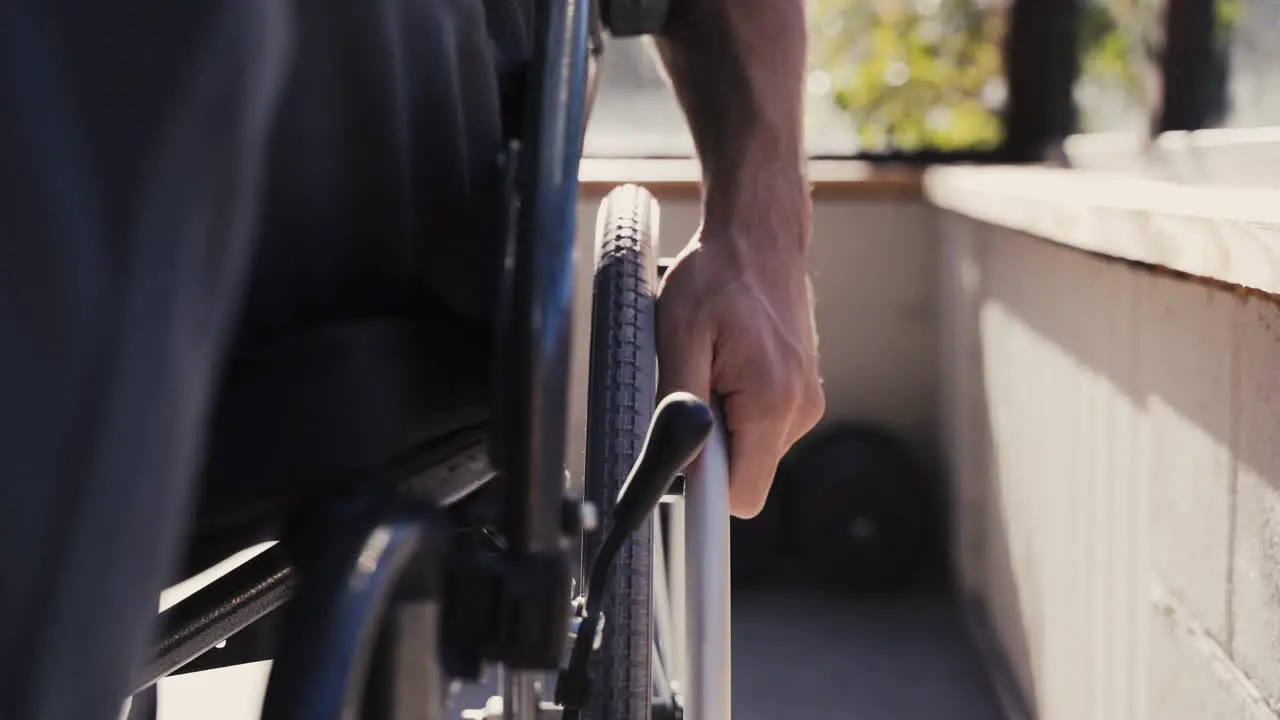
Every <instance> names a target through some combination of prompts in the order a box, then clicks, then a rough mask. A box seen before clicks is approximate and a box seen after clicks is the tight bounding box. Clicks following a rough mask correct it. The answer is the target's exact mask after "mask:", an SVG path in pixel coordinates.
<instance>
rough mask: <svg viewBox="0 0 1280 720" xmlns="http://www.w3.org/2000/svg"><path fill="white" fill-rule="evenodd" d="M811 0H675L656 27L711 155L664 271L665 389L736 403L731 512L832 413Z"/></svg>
mask: <svg viewBox="0 0 1280 720" xmlns="http://www.w3.org/2000/svg"><path fill="white" fill-rule="evenodd" d="M805 35H806V33H805V15H804V3H803V0H673V3H672V14H671V18H670V22H669V24H668V26H667V28H666V30H665V31H664V32H663V33H662V34H661V35H660V36H658V37H657V38H655V42H656V46H657V48H658V51H659V55H660V56H661V57H662V59H663V64H664V66H665V67H666V70H667V73H668V76H669V77H670V79H671V84H672V86H673V88H674V90H675V92H676V96H677V98H678V99H679V101H680V105H681V107H682V108H683V109H684V113H685V117H686V118H687V120H688V122H689V127H690V130H691V132H692V135H693V139H694V144H695V146H696V148H697V151H698V156H699V160H700V162H701V165H702V186H703V188H702V189H703V195H702V210H703V223H702V227H701V228H700V229H699V232H698V234H697V235H696V236H695V237H694V238H693V240H692V241H691V242H690V243H689V245H688V246H686V247H685V249H684V251H683V252H682V253H681V254H680V257H679V258H678V260H677V262H676V263H675V265H674V266H673V267H672V268H671V269H670V270H669V271H668V273H667V276H666V278H665V279H664V282H663V287H662V289H661V294H660V298H659V304H658V345H659V372H660V384H661V386H662V388H661V389H662V391H663V392H664V393H665V392H670V391H672V390H677V389H683V390H688V391H690V392H693V393H695V394H697V395H699V396H701V397H703V398H709V397H710V396H711V395H712V394H713V393H714V394H716V395H718V396H720V397H722V398H723V399H724V403H725V415H726V423H727V425H728V429H729V431H730V443H731V456H730V509H731V511H732V512H733V514H734V515H737V516H739V517H751V516H753V515H755V514H756V513H758V512H759V511H760V509H761V508H762V507H763V505H764V501H765V498H766V497H767V495H768V491H769V486H770V485H771V483H772V480H773V475H774V472H775V470H776V468H777V464H778V461H779V460H780V459H781V456H782V454H783V453H784V452H785V451H786V450H787V449H788V448H789V447H790V446H791V445H792V444H793V443H794V442H795V441H796V440H797V439H799V437H800V436H801V435H803V434H804V433H806V432H808V431H809V430H810V429H812V427H813V426H814V425H815V424H816V423H817V421H818V420H819V419H820V418H821V416H822V413H823V410H824V407H825V400H824V398H823V393H822V387H821V383H820V381H819V378H818V353H817V336H816V332H815V329H814V323H813V302H812V296H811V290H810V284H809V278H808V272H807V261H808V248H809V235H810V223H811V212H812V210H811V205H810V202H809V197H808V181H807V178H806V174H805V155H804V152H803V117H802V95H801V93H802V87H803V82H804V69H805V56H806V38H805Z"/></svg>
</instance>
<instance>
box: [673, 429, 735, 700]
mask: <svg viewBox="0 0 1280 720" xmlns="http://www.w3.org/2000/svg"><path fill="white" fill-rule="evenodd" d="M685 498H686V502H687V503H688V510H687V512H688V518H687V523H688V531H689V536H688V538H687V540H686V543H687V544H686V548H685V557H686V562H687V564H688V570H687V572H688V577H687V582H688V597H687V599H686V608H687V609H686V612H687V614H688V635H687V642H688V644H689V655H688V657H689V665H688V675H686V676H685V679H686V682H687V685H686V687H685V694H684V696H685V713H684V717H685V718H687V719H690V720H729V717H730V712H731V709H730V700H731V698H730V691H731V688H730V678H731V677H732V674H731V673H732V669H731V666H730V662H731V657H730V635H729V631H730V625H731V623H730V603H729V458H728V447H727V440H726V437H725V434H724V421H723V416H722V415H721V414H720V413H717V414H716V431H715V432H714V433H712V435H711V439H710V440H709V441H708V442H707V445H706V447H705V448H704V449H703V451H702V459H701V461H700V462H699V463H698V469H697V471H696V472H695V473H694V476H693V477H692V478H691V479H690V480H689V482H687V483H685Z"/></svg>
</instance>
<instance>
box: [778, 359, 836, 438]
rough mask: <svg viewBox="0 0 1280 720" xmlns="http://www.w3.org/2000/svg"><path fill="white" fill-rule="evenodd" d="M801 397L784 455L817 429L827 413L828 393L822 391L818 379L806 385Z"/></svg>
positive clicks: (789, 430)
mask: <svg viewBox="0 0 1280 720" xmlns="http://www.w3.org/2000/svg"><path fill="white" fill-rule="evenodd" d="M801 397H802V399H801V401H800V403H799V405H798V407H797V408H796V411H795V412H794V413H793V414H792V416H791V424H790V426H789V427H788V428H787V436H786V438H787V440H786V443H785V445H784V446H783V448H782V452H783V453H784V454H785V453H786V452H787V451H788V450H790V449H791V446H792V445H795V444H796V443H797V442H798V441H799V440H800V438H802V437H804V436H805V435H806V434H807V433H808V432H809V431H810V430H812V429H814V428H815V427H817V425H818V423H819V422H821V421H822V416H823V415H825V414H826V411H827V398H826V393H824V392H823V390H822V382H821V381H820V380H818V379H817V378H816V377H815V378H814V379H813V381H812V382H809V383H806V386H805V390H804V392H803V394H802V396H801Z"/></svg>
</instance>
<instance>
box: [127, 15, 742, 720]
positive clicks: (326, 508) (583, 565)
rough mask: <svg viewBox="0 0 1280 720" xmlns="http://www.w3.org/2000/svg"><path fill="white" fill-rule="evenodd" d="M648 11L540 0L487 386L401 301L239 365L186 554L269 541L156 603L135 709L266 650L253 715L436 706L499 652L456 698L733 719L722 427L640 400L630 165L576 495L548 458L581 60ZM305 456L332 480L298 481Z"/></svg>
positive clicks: (650, 347) (639, 292)
mask: <svg viewBox="0 0 1280 720" xmlns="http://www.w3.org/2000/svg"><path fill="white" fill-rule="evenodd" d="M664 15H665V7H664V6H663V5H662V3H657V4H654V3H653V2H651V1H648V2H646V0H640V1H639V2H637V0H604V2H603V3H602V4H600V5H598V6H597V5H596V3H595V1H594V0H537V1H536V2H535V3H534V18H535V22H534V24H533V39H534V43H533V54H532V62H531V63H530V65H529V67H528V72H527V74H526V77H525V100H524V103H523V112H522V113H521V117H522V122H521V127H522V128H523V131H522V133H521V134H520V135H521V136H520V137H519V139H517V140H513V141H511V142H510V144H509V146H508V149H507V152H506V154H505V156H504V158H503V169H504V173H505V178H506V184H505V188H504V193H505V197H504V198H503V211H504V213H505V216H504V220H505V221H506V222H505V226H506V227H507V228H508V231H507V233H506V241H505V258H504V264H503V269H502V278H501V282H500V296H499V297H500V300H499V311H498V319H497V322H496V330H495V332H496V336H495V348H494V351H493V355H494V359H493V369H492V373H491V376H492V378H493V380H494V386H493V387H491V388H490V387H486V388H478V387H476V386H475V384H474V383H471V382H469V381H467V380H466V377H468V375H466V374H464V373H462V372H459V367H460V366H464V365H467V364H469V363H474V362H477V361H482V360H478V359H477V358H474V357H470V356H462V357H452V358H443V359H442V358H441V351H440V350H439V343H438V342H437V343H436V345H435V346H433V345H431V344H430V343H429V342H427V341H426V340H424V336H428V333H427V332H426V331H425V330H424V328H423V327H422V326H420V325H418V324H415V323H413V322H408V321H387V322H379V323H365V324H363V325H360V326H356V327H340V328H331V329H327V330H321V331H318V332H317V333H313V334H312V335H311V336H309V337H308V338H305V339H304V340H302V341H298V342H293V343H286V344H284V345H283V346H281V347H277V348H274V349H272V351H271V352H268V353H265V354H262V355H259V356H255V357H252V358H248V359H246V360H244V361H242V362H236V363H234V364H233V367H232V368H231V369H230V370H229V371H228V373H227V377H226V382H225V388H226V389H225V390H224V391H223V394H224V396H223V397H222V398H221V399H220V402H219V407H218V410H217V411H216V413H215V418H214V420H213V427H214V440H213V441H212V450H211V460H210V468H209V469H208V470H207V476H208V477H207V478H206V483H209V482H216V481H217V478H220V477H230V476H235V477H237V478H238V480H237V483H238V487H242V488H246V489H245V490H243V491H241V492H238V493H237V492H235V491H232V492H228V493H224V494H223V496H222V502H223V503H224V504H226V506H227V507H225V508H223V510H224V511H225V512H223V513H221V515H220V516H221V517H223V518H230V519H228V520H225V521H223V522H222V523H221V524H220V525H218V526H215V527H209V528H204V529H203V531H202V534H201V535H200V537H199V538H198V540H197V541H195V543H194V546H193V548H190V549H189V559H188V563H187V568H188V570H189V571H197V570H203V569H206V568H209V567H211V566H213V565H214V564H215V563H217V562H219V561H223V560H225V559H227V558H230V557H232V556H233V555H237V553H240V554H244V551H245V550H246V548H249V547H250V546H257V547H258V548H261V547H266V549H265V550H260V551H258V552H257V553H256V554H253V555H252V557H251V558H249V559H248V560H245V561H243V562H242V563H240V564H238V565H236V566H235V567H233V568H232V569H231V570H229V571H227V572H225V573H224V574H222V575H220V576H218V577H217V578H216V579H214V580H213V581H212V582H209V583H208V584H207V585H205V586H204V587H202V588H201V589H199V590H198V591H196V592H195V593H194V594H191V595H190V596H189V597H187V598H185V599H183V600H181V601H179V602H178V603H177V604H175V605H173V606H172V607H169V608H168V609H166V610H164V611H163V612H162V613H161V614H160V617H159V622H158V627H159V628H160V632H159V639H158V641H157V642H156V644H155V646H154V648H153V650H152V652H151V654H150V657H149V659H148V662H147V663H146V664H145V666H144V668H143V669H142V671H141V673H140V674H139V675H138V677H137V679H136V681H135V683H134V693H135V694H134V695H133V698H132V705H133V707H132V708H130V709H127V710H126V712H127V713H128V714H129V715H128V716H129V717H134V718H143V717H146V716H148V715H152V716H153V715H154V712H155V701H154V700H155V684H156V683H157V682H158V681H159V680H160V679H162V678H165V677H169V676H174V675H179V674H183V673H190V672H197V671H204V670H211V669H215V668H221V667H228V666H233V665H239V664H244V663H249V662H256V661H261V660H268V659H269V660H271V661H272V667H271V671H270V677H269V682H268V687H267V691H266V695H265V698H264V701H263V707H262V717H263V718H266V719H267V720H339V719H344V720H345V719H347V718H353V719H354V718H363V719H365V720H409V719H410V718H413V719H415V720H439V719H440V718H443V717H445V714H446V711H445V708H446V704H447V700H448V696H449V695H450V691H451V688H452V687H454V686H456V684H457V683H459V682H466V681H476V680H479V679H480V678H482V676H484V675H486V673H489V672H492V671H494V670H496V671H498V672H500V673H501V675H502V681H501V695H499V696H495V697H494V698H492V699H491V700H490V702H489V703H488V704H487V705H486V707H485V708H478V709H470V710H466V711H463V712H462V713H461V715H462V717H465V718H472V719H474V720H480V719H482V718H485V719H487V718H496V717H505V718H514V719H518V720H555V719H557V718H562V719H563V720H576V719H577V718H583V717H585V718H589V719H590V720H642V719H647V718H671V719H673V720H674V719H675V718H689V717H692V718H696V719H697V720H727V719H728V717H729V677H730V665H729V619H730V615H729V546H728V543H729V515H728V487H727V455H726V448H725V438H724V435H723V433H722V432H721V431H720V429H719V420H718V414H717V412H716V410H715V408H713V407H710V406H708V405H707V404H705V403H704V402H703V401H701V400H699V399H697V398H694V397H693V396H691V395H688V394H682V393H677V394H675V395H673V396H672V397H669V398H664V399H663V400H662V401H661V402H660V403H659V402H657V398H656V397H655V394H656V379H657V372H658V368H657V361H656V355H655V339H654V328H653V325H654V315H655V299H656V298H655V292H656V287H657V282H658V279H659V273H660V269H659V262H658V258H657V234H658V226H657V219H658V208H657V203H656V201H655V200H654V198H653V197H652V196H651V195H649V194H648V193H647V192H646V191H644V190H643V189H641V188H638V187H635V186H624V187H621V188H618V189H616V190H614V191H613V192H612V193H611V194H610V195H609V196H608V197H607V198H606V199H605V201H604V203H603V205H602V207H601V211H600V214H599V219H598V223H599V224H598V231H597V241H596V247H595V272H594V280H593V303H592V318H591V337H590V348H591V350H590V352H591V358H590V377H589V400H588V405H589V408H588V417H587V428H588V430H587V457H586V471H585V478H584V485H585V492H584V497H574V496H572V494H571V493H570V492H569V491H568V489H567V488H568V483H567V480H566V476H567V473H566V471H565V469H564V464H565V450H564V448H565V440H566V428H567V424H568V423H567V420H568V417H567V415H568V412H567V387H568V380H569V370H568V368H569V356H570V339H571V338H570V336H571V330H572V323H571V317H570V316H571V304H572V292H571V291H572V286H573V276H574V272H573V271H574V247H573V245H574V236H575V233H574V216H575V210H576V206H577V200H578V197H577V169H578V162H579V158H580V155H581V147H582V140H583V135H584V128H585V123H586V117H587V115H588V111H589V106H590V103H591V99H592V97H593V96H594V84H595V65H596V60H597V57H598V55H599V54H600V52H602V49H603V39H604V35H605V28H608V31H609V32H611V33H612V34H613V35H638V34H645V33H650V32H654V31H655V30H656V29H657V28H659V27H660V26H661V22H662V20H663V16H664ZM445 352H448V351H447V350H446V351H445ZM319 388H323V390H322V391H320V390H318V389H319ZM479 408H487V412H486V411H485V410H482V409H479ZM304 418H305V419H304ZM440 418H448V419H449V421H448V422H443V421H441V420H440ZM297 426H302V427H303V428H304V430H302V431H297V432H295V431H292V428H295V427H297ZM272 428H274V429H276V431H275V432H273V431H271V429H272ZM264 429H265V430H264ZM698 453H701V454H702V460H701V462H700V463H699V465H698V467H699V470H698V472H697V473H696V475H695V476H694V477H689V478H684V477H680V476H678V473H679V472H680V471H681V469H682V468H683V467H685V466H686V465H687V464H688V462H689V461H690V459H691V458H693V457H694V456H696V455H697V454H698ZM223 458H241V459H242V460H240V461H234V460H223ZM243 458H252V459H253V460H252V461H251V462H250V461H245V460H243ZM318 477H323V478H326V479H330V480H331V481H330V482H326V483H322V484H321V485H322V486H323V487H331V488H334V490H332V491H331V492H326V493H325V494H322V495H320V496H314V493H313V494H312V495H311V496H302V493H301V492H300V491H299V490H298V489H297V487H296V483H297V482H300V481H302V480H306V481H311V480H313V479H315V478H318ZM209 478H213V480H210V479H209ZM263 488H267V489H268V490H267V491H266V492H265V493H264V491H263ZM249 489H252V490H253V492H250V491H249ZM282 498H288V499H289V502H287V503H286V502H282V501H280V500H281V499H282ZM282 507H287V508H288V510H287V511H285V510H280V509H279V508H282ZM264 516H265V517H268V519H269V522H268V523H267V524H265V525H264V524H263V523H262V522H258V521H260V520H261V519H262V518H263V517H264ZM250 519H254V520H255V521H254V522H250V521H249V520H250ZM264 527H269V530H267V531H264V530H263V528H264ZM264 532H265V534H264ZM262 541H268V542H269V543H271V544H269V545H265V544H263V542H262ZM455 716H456V715H455Z"/></svg>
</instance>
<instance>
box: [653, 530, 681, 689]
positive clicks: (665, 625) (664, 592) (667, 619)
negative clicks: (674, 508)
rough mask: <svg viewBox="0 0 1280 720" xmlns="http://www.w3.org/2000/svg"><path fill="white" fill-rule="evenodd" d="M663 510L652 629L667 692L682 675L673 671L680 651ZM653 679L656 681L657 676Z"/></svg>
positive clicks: (658, 533) (657, 541)
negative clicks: (664, 532)
mask: <svg viewBox="0 0 1280 720" xmlns="http://www.w3.org/2000/svg"><path fill="white" fill-rule="evenodd" d="M663 509H664V508H661V507H660V508H658V513H657V516H656V520H657V522H656V523H655V525H656V527H654V529H653V628H654V636H655V639H656V640H657V647H658V648H659V649H660V650H661V652H658V651H657V650H655V654H654V656H655V657H658V658H661V659H662V660H663V661H664V662H663V669H664V670H666V671H667V672H666V673H664V674H665V675H667V677H666V679H665V680H664V681H663V683H662V684H661V685H660V686H659V687H661V688H662V690H663V693H664V694H665V693H666V692H668V691H669V690H670V688H671V684H670V682H669V681H670V680H676V681H679V680H680V678H679V676H677V675H675V673H674V672H673V671H674V669H675V663H674V662H673V659H674V658H675V657H676V656H677V655H679V653H680V650H679V648H677V647H676V645H675V634H674V630H675V627H674V626H673V622H674V618H673V617H672V614H671V593H670V588H669V583H668V582H667V559H666V551H665V549H664V546H665V544H666V543H665V542H663V539H662V525H663V523H662V517H663V515H665V513H664V512H663ZM654 681H655V682H657V676H656V675H655V676H654Z"/></svg>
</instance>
